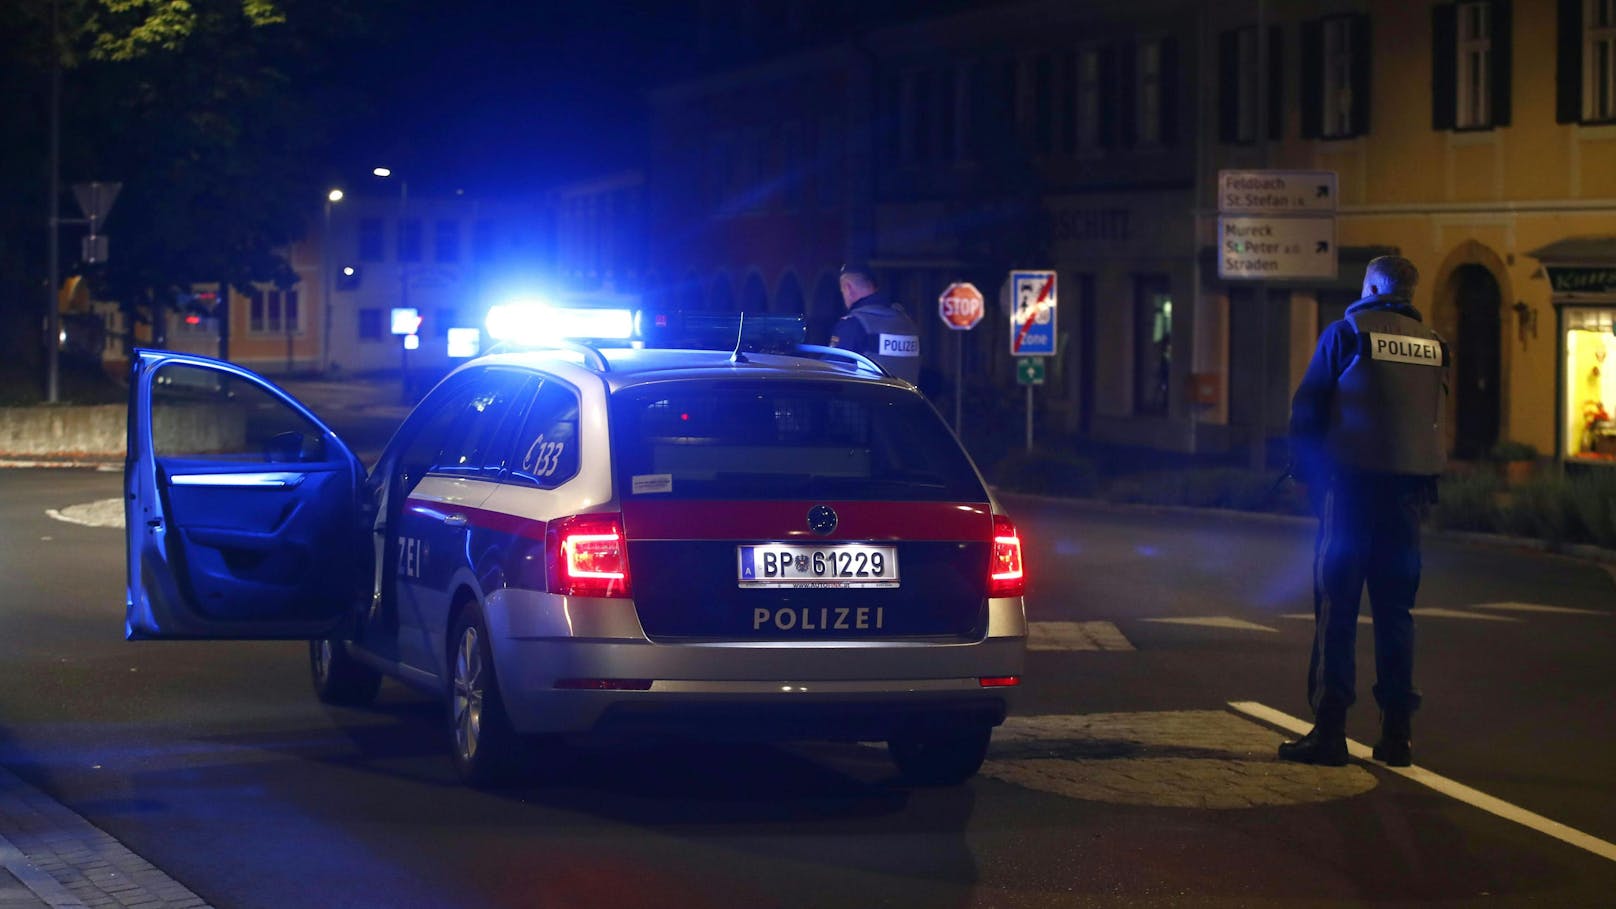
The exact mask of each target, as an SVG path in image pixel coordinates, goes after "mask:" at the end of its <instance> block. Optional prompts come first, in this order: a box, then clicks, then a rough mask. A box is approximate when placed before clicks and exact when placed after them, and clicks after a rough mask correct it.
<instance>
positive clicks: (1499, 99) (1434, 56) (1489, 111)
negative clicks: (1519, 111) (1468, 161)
mask: <svg viewBox="0 0 1616 909" xmlns="http://www.w3.org/2000/svg"><path fill="white" fill-rule="evenodd" d="M1431 42H1432V44H1431V125H1432V127H1433V128H1435V129H1491V128H1493V127H1495V126H1507V125H1509V94H1510V88H1509V79H1510V4H1509V3H1508V2H1506V0H1463V2H1460V3H1450V4H1444V5H1439V6H1436V7H1433V8H1432V10H1431Z"/></svg>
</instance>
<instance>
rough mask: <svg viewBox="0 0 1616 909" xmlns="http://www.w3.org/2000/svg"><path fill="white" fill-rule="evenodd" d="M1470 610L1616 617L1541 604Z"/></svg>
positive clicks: (1490, 605) (1481, 606) (1479, 605)
mask: <svg viewBox="0 0 1616 909" xmlns="http://www.w3.org/2000/svg"><path fill="white" fill-rule="evenodd" d="M1471 608H1472V609H1497V610H1499V611H1500V612H1542V613H1554V614H1557V615H1616V613H1611V612H1600V611H1599V610H1597V609H1573V608H1572V607H1570V606H1544V605H1542V604H1541V603H1477V604H1476V605H1475V606H1473V607H1471Z"/></svg>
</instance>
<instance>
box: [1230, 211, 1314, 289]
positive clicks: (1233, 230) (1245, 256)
mask: <svg viewBox="0 0 1616 909" xmlns="http://www.w3.org/2000/svg"><path fill="white" fill-rule="evenodd" d="M1336 268H1337V263H1336V248H1335V218H1334V217H1332V216H1325V217H1322V218H1320V217H1286V216H1283V215H1278V216H1266V215H1225V216H1224V217H1221V218H1219V219H1218V277H1220V278H1258V279H1262V278H1288V279H1297V278H1316V279H1332V278H1334V277H1335V276H1336Z"/></svg>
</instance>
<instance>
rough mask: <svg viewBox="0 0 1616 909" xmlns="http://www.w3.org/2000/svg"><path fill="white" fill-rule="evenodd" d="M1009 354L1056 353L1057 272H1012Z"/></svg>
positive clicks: (1030, 355)
mask: <svg viewBox="0 0 1616 909" xmlns="http://www.w3.org/2000/svg"><path fill="white" fill-rule="evenodd" d="M1010 300H1011V304H1010V353H1011V355H1013V356H1017V357H1053V356H1054V355H1055V273H1054V272H1052V271H1013V272H1011V273H1010Z"/></svg>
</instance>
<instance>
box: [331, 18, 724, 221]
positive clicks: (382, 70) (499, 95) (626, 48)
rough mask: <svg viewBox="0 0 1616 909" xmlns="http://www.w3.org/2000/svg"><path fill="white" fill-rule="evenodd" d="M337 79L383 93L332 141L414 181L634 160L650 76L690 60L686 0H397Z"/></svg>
mask: <svg viewBox="0 0 1616 909" xmlns="http://www.w3.org/2000/svg"><path fill="white" fill-rule="evenodd" d="M398 6H399V7H400V13H399V18H398V20H397V21H395V22H392V23H391V26H390V27H391V28H392V29H395V30H396V31H395V34H393V35H376V36H374V40H373V41H370V42H361V44H362V45H364V46H362V47H360V48H358V49H356V52H355V54H354V55H353V57H352V58H351V59H350V60H348V61H346V63H345V66H344V68H345V72H344V73H342V74H341V75H339V77H338V78H340V79H345V80H351V81H353V82H354V83H356V84H360V85H366V86H368V87H369V93H370V94H371V95H372V96H373V97H375V98H376V99H377V102H378V103H377V104H376V105H375V107H374V109H373V110H371V111H369V112H355V113H356V116H355V117H353V119H352V120H351V121H349V122H348V123H347V127H348V128H347V130H345V131H346V133H347V136H346V137H345V138H344V139H343V140H342V142H341V145H340V146H339V148H338V159H339V160H338V164H339V167H340V168H341V170H342V171H343V172H344V174H345V175H346V174H352V175H356V176H361V177H362V175H363V174H364V173H366V172H368V170H369V168H370V167H372V166H374V165H376V164H385V165H386V166H389V167H392V168H393V169H394V170H396V171H398V172H400V173H407V174H409V175H410V176H409V179H410V181H411V186H412V188H413V187H415V186H421V187H423V189H424V190H425V191H449V190H452V189H455V188H462V187H463V188H466V189H467V190H470V191H474V192H479V193H491V192H499V191H512V190H522V189H534V188H542V187H544V186H547V185H553V184H554V183H556V182H559V181H562V180H567V179H577V178H580V177H587V176H591V175H595V174H601V173H605V172H609V171H611V170H613V169H616V168H619V167H624V166H631V165H634V164H637V163H640V155H641V152H642V150H643V147H644V123H645V108H646V102H645V95H646V90H647V88H648V87H649V86H650V85H651V84H652V83H653V82H656V81H661V80H664V79H666V78H668V77H669V76H671V75H674V74H676V73H677V72H680V71H681V70H683V69H684V68H685V65H684V64H683V63H681V61H683V60H685V59H687V56H686V54H685V53H684V51H685V48H687V47H688V46H689V44H690V42H691V38H690V36H691V35H692V34H693V25H692V24H691V9H692V7H693V6H694V4H693V3H683V2H663V3H643V4H636V3H629V2H622V0H605V2H593V3H583V2H544V3H535V2H522V0H462V2H458V3H442V2H437V3H431V2H424V0H402V2H400V3H399V4H398Z"/></svg>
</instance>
